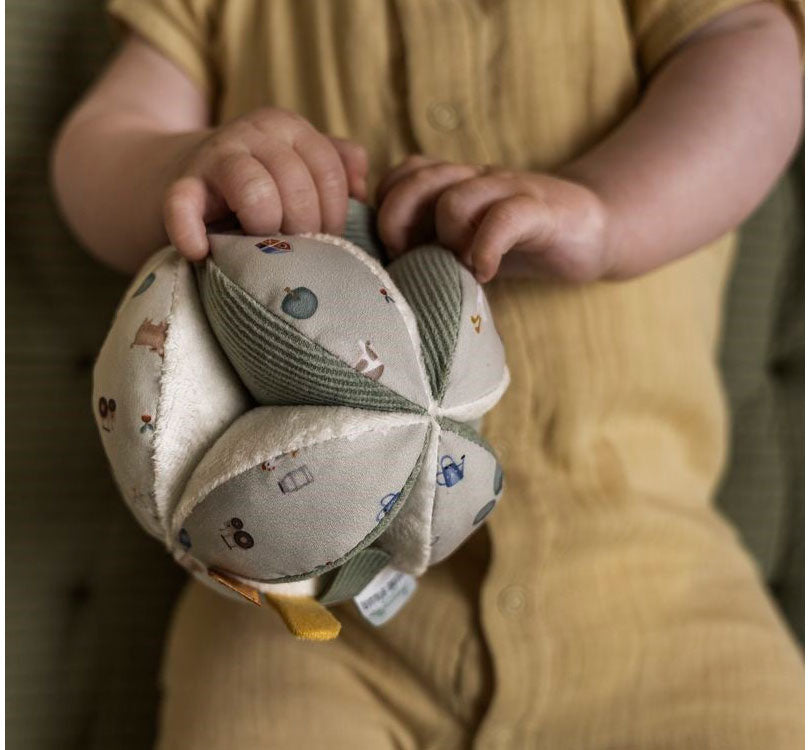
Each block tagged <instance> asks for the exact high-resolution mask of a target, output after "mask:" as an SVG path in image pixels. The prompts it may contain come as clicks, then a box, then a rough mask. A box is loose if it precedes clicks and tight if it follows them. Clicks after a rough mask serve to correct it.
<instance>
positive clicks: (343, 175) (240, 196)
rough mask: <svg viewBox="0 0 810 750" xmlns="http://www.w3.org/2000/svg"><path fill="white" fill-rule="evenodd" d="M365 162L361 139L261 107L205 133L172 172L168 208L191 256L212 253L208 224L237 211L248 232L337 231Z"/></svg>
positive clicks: (174, 232)
mask: <svg viewBox="0 0 810 750" xmlns="http://www.w3.org/2000/svg"><path fill="white" fill-rule="evenodd" d="M367 169H368V162H367V158H366V153H365V150H364V149H363V148H362V147H361V146H358V145H357V144H354V143H351V142H350V141H346V140H343V139H340V138H331V137H328V136H325V135H323V134H322V133H319V132H318V131H317V130H315V128H314V127H313V126H312V125H311V124H310V123H309V122H307V121H306V120H305V119H304V118H302V117H300V116H298V115H296V114H293V113H292V112H287V111H285V110H281V109H270V108H266V109H258V110H256V111H254V112H251V113H250V114H247V115H244V116H242V117H239V118H238V119H236V120H233V121H232V122H229V123H227V124H226V125H223V126H222V127H219V128H217V129H216V130H213V131H209V132H207V133H205V134H202V135H201V137H200V139H199V140H196V141H194V143H193V145H192V146H191V148H189V149H187V150H186V151H185V153H184V154H183V156H182V157H181V159H180V160H179V163H178V164H177V166H176V167H175V170H176V171H175V173H174V174H173V175H172V176H171V178H170V185H169V189H168V190H167V192H166V195H165V199H164V201H163V215H164V221H165V224H166V232H167V234H168V236H169V240H170V242H171V243H172V244H173V245H174V246H175V247H176V248H177V250H178V251H179V252H180V253H181V254H182V255H183V256H185V257H186V258H188V259H189V260H192V261H194V260H200V259H201V258H204V257H205V255H206V254H207V253H208V241H207V239H206V235H205V223H206V222H211V221H215V220H217V219H221V218H224V217H225V216H227V215H228V214H229V213H230V212H233V213H235V214H236V216H237V217H238V219H239V222H240V224H241V225H242V228H243V229H244V230H245V232H247V233H248V234H257V235H259V234H273V233H274V232H279V231H281V232H284V233H286V234H295V233H298V232H318V231H324V232H329V233H332V234H340V233H341V231H342V227H343V224H344V222H345V220H346V212H347V208H348V197H349V195H351V196H352V197H355V198H357V199H359V200H365V197H366V187H365V184H366V183H365V181H366V172H367Z"/></svg>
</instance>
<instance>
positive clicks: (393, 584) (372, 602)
mask: <svg viewBox="0 0 810 750" xmlns="http://www.w3.org/2000/svg"><path fill="white" fill-rule="evenodd" d="M414 591H416V579H415V578H414V577H413V576H410V575H408V574H407V573H401V572H400V571H398V570H395V569H394V568H383V569H382V570H381V571H380V572H379V573H377V575H376V576H374V578H372V579H371V581H369V583H368V585H367V586H366V587H365V588H364V589H363V590H362V591H361V592H360V593H359V594H358V595H357V596H355V597H354V603H355V604H356V605H357V609H359V610H360V614H361V615H363V617H365V618H366V619H367V620H368V621H369V622H370V623H371V624H372V625H374V626H379V625H382V624H383V623H386V622H388V620H390V619H391V618H392V617H393V616H394V615H395V614H396V613H397V612H399V610H400V609H402V607H403V605H404V604H405V602H407V601H408V599H410V598H411V594H413V592H414Z"/></svg>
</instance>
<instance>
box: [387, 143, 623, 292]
mask: <svg viewBox="0 0 810 750" xmlns="http://www.w3.org/2000/svg"><path fill="white" fill-rule="evenodd" d="M377 199H378V204H379V205H380V211H379V232H380V238H381V239H382V240H383V242H384V243H385V244H386V246H387V247H388V248H389V250H390V251H391V252H392V254H394V255H396V254H399V253H401V252H403V251H405V250H406V249H408V248H409V247H413V246H414V245H415V244H418V243H419V242H424V241H427V240H429V239H431V238H432V237H436V239H438V241H439V242H440V243H441V244H442V245H444V246H445V247H447V248H449V249H450V250H452V251H453V252H455V253H456V255H458V257H459V258H460V260H461V261H462V262H463V263H465V265H467V266H468V267H469V268H470V269H471V270H472V271H473V272H474V273H475V276H476V278H477V279H478V280H479V281H480V282H482V283H483V282H486V281H489V280H490V279H492V278H493V277H494V276H495V274H496V273H497V272H498V269H499V267H501V261H502V259H503V268H504V270H507V269H509V270H514V271H515V272H517V273H526V272H535V273H536V272H549V273H551V274H553V275H555V276H557V277H559V278H563V279H566V280H568V281H591V280H593V279H598V278H601V277H603V276H605V275H607V274H608V273H609V272H610V269H611V259H610V257H609V252H608V243H607V224H608V212H607V209H606V207H605V205H604V203H603V202H602V201H601V199H600V198H599V197H598V196H597V195H596V194H595V193H594V192H593V191H592V190H590V189H589V188H587V187H585V186H583V185H580V184H578V183H576V182H572V181H569V180H566V179H562V178H560V177H553V176H551V175H545V174H535V173H531V172H519V171H510V170H506V169H496V168H491V167H478V166H468V165H462V164H450V163H447V162H441V161H435V160H433V159H428V158H427V157H423V156H411V157H409V158H408V159H406V160H405V161H404V162H403V163H402V164H400V165H399V166H398V167H396V168H395V169H394V170H392V171H391V172H390V173H389V174H388V175H387V176H386V177H385V179H383V181H382V182H381V183H380V188H379V190H378V194H377ZM510 251H511V253H510ZM507 253H510V255H509V256H508V257H507V258H504V256H506V254H507Z"/></svg>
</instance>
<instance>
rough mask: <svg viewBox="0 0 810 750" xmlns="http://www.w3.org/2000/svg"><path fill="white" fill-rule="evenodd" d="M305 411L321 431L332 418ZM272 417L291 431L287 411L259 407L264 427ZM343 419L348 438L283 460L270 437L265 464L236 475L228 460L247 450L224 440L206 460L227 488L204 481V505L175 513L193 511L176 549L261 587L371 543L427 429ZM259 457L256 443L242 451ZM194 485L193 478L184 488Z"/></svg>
mask: <svg viewBox="0 0 810 750" xmlns="http://www.w3.org/2000/svg"><path fill="white" fill-rule="evenodd" d="M310 409H315V410H318V411H320V412H322V414H323V422H324V423H329V422H330V419H331V416H330V413H332V412H334V411H336V410H335V409H334V408H332V407H310ZM274 411H278V412H279V413H280V414H283V413H285V412H286V415H287V416H280V417H279V420H278V429H279V432H281V433H284V432H286V433H290V426H291V425H292V426H294V425H295V414H294V409H286V410H285V409H282V408H279V407H263V409H262V413H263V414H265V415H267V419H268V420H269V421H271V422H272V420H273V412H274ZM344 411H346V412H353V414H352V416H351V419H352V420H353V424H352V425H351V426H348V425H347V426H346V428H347V429H350V430H351V432H352V434H349V435H346V436H344V437H333V438H331V439H325V440H323V441H316V442H308V444H307V445H306V446H305V447H301V448H298V449H293V450H290V451H288V452H284V453H281V454H278V453H276V452H275V451H276V449H277V445H278V442H277V441H276V440H275V439H272V438H270V439H268V440H267V445H268V453H267V454H266V456H265V458H264V460H263V461H261V462H259V463H254V464H253V465H251V466H250V467H248V468H247V469H245V470H241V471H239V473H236V475H235V476H234V475H233V474H234V468H235V467H234V466H233V464H232V463H230V462H229V460H228V456H230V455H233V454H234V453H235V454H244V453H246V452H245V450H244V449H243V448H242V447H240V446H238V445H234V444H232V441H230V440H229V436H228V434H227V433H226V435H224V436H223V438H222V440H221V441H220V443H218V444H217V446H215V447H214V449H213V450H212V451H211V453H210V454H209V455H208V456H207V457H206V464H208V466H213V467H221V470H222V472H223V479H224V480H225V481H221V480H217V479H216V478H214V480H213V481H209V480H206V481H205V482H203V483H202V491H203V492H204V494H203V496H202V497H193V498H191V497H189V496H186V497H185V498H184V500H183V502H182V504H181V506H180V508H179V509H178V512H179V513H184V512H185V511H186V509H187V508H191V511H190V513H189V514H188V515H187V516H185V517H180V518H177V519H175V527H177V526H180V528H179V530H178V532H177V542H178V543H179V545H180V546H182V547H185V548H186V549H187V551H188V553H189V555H191V556H193V558H194V559H195V560H197V561H199V562H200V563H202V564H203V565H204V566H206V567H213V568H217V569H219V570H222V571H224V572H226V573H231V574H235V575H237V576H240V577H242V578H246V579H250V580H253V581H263V582H267V581H277V580H283V579H290V578H295V577H308V576H311V575H316V574H318V573H320V572H324V571H325V570H328V569H331V568H332V567H335V566H336V565H338V564H340V563H341V562H342V561H343V560H344V559H346V558H347V556H348V555H349V554H350V553H352V552H353V551H356V550H357V549H360V548H362V547H365V546H367V545H368V544H370V543H371V542H372V541H373V540H374V538H376V536H377V535H378V534H379V533H381V532H382V530H383V529H384V528H385V526H386V525H387V524H388V522H389V521H390V520H391V519H392V518H393V517H394V516H395V515H396V513H398V512H399V511H400V508H401V506H402V504H403V503H406V502H407V494H408V493H407V487H408V486H409V484H408V480H409V478H410V477H411V476H412V475H413V474H414V473H415V471H416V470H417V467H418V465H419V461H420V457H421V455H422V453H423V447H424V443H425V438H426V435H427V431H428V428H429V421H428V420H416V419H414V418H413V417H411V418H410V421H409V422H405V421H401V422H400V423H394V422H393V421H392V422H391V423H390V424H389V425H388V426H386V425H384V424H382V423H381V422H380V418H379V417H378V416H376V415H373V414H372V413H369V414H370V415H371V416H370V417H369V419H370V420H371V422H372V424H373V427H374V429H367V430H362V427H363V425H362V420H363V413H362V411H361V410H344ZM395 418H397V417H396V416H395ZM237 429H238V428H237ZM338 432H340V430H338ZM246 436H247V434H246ZM250 439H251V440H255V434H254V436H252V437H251V438H250ZM260 449H261V443H254V444H253V445H251V446H250V449H249V450H250V452H251V453H252V454H253V455H255V453H256V451H260ZM220 453H222V454H223V455H222V456H220V455H219V454H220ZM226 454H227V455H226ZM201 471H208V468H206V467H201ZM197 484H198V483H197V482H196V480H195V479H194V478H192V480H191V483H190V487H194V486H197ZM212 485H214V486H213V489H211V490H206V489H205V488H206V487H210V486H212ZM404 488H405V489H406V491H405V493H404V494H403V489H404Z"/></svg>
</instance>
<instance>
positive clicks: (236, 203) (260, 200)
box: [209, 151, 281, 234]
mask: <svg viewBox="0 0 810 750" xmlns="http://www.w3.org/2000/svg"><path fill="white" fill-rule="evenodd" d="M209 179H210V181H211V183H212V186H213V187H214V188H215V189H216V191H217V192H218V193H219V194H220V195H221V196H222V197H223V198H224V199H225V202H226V203H227V204H228V207H229V208H230V209H231V211H233V212H234V213H235V214H236V216H237V218H238V219H239V223H240V224H241V226H242V228H243V229H244V230H245V232H246V233H247V234H265V233H268V232H277V231H278V229H279V227H280V225H281V201H280V198H279V193H278V189H277V188H276V184H275V181H274V180H273V177H272V175H270V173H269V172H268V171H267V169H266V168H265V166H264V165H263V164H262V163H261V162H259V161H258V160H257V159H255V158H254V157H253V156H251V155H250V153H249V152H247V151H240V152H236V153H233V154H231V155H230V156H227V157H225V158H224V159H222V160H220V161H219V162H217V163H216V164H215V165H214V166H213V167H212V169H211V170H210V173H209Z"/></svg>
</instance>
